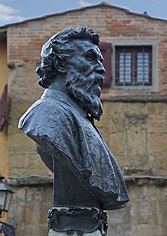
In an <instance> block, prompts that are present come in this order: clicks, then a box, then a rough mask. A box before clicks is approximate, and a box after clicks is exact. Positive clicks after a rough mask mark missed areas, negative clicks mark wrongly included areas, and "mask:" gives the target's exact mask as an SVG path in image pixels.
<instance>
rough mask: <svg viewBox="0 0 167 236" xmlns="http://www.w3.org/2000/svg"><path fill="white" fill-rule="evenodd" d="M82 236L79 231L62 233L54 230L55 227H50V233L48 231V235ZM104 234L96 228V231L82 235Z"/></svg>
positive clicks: (94, 235)
mask: <svg viewBox="0 0 167 236" xmlns="http://www.w3.org/2000/svg"><path fill="white" fill-rule="evenodd" d="M69 235H71V236H81V234H80V233H77V232H73V233H72V234H69V233H64V232H63V233H62V232H56V231H54V230H53V229H50V230H49V233H48V236H69ZM101 235H102V234H101V233H100V231H99V230H96V231H95V232H93V233H83V234H82V236H101Z"/></svg>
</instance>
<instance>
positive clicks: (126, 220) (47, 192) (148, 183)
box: [10, 176, 167, 236]
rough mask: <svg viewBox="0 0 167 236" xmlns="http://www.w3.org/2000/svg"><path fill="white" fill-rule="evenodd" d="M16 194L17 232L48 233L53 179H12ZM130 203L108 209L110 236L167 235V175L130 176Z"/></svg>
mask: <svg viewBox="0 0 167 236" xmlns="http://www.w3.org/2000/svg"><path fill="white" fill-rule="evenodd" d="M10 182H11V185H12V187H13V189H14V190H15V195H14V198H13V202H12V204H11V209H10V217H11V220H12V219H13V220H14V221H15V222H16V235H17V236H23V235H32V236H36V235H39V236H46V235H47V212H48V209H49V208H50V206H51V200H52V178H48V177H31V178H17V179H14V178H11V179H10ZM126 183H127V187H128V191H129V196H130V202H129V203H128V204H127V206H126V207H125V208H123V209H121V210H117V211H108V213H107V214H108V222H109V225H108V226H109V228H108V236H113V235H114V236H146V235H147V236H166V232H167V226H166V212H167V178H162V177H154V178H153V177H148V176H146V177H141V176H140V177H133V178H132V177H129V178H126Z"/></svg>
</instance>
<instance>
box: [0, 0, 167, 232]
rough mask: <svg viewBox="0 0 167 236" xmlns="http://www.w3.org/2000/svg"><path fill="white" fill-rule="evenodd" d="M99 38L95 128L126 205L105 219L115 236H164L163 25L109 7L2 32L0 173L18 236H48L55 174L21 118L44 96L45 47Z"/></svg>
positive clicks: (166, 34) (166, 58)
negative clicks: (73, 31)
mask: <svg viewBox="0 0 167 236" xmlns="http://www.w3.org/2000/svg"><path fill="white" fill-rule="evenodd" d="M69 26H73V27H77V26H85V27H88V28H93V29H94V30H95V31H96V32H97V33H99V35H100V39H101V44H100V48H101V51H102V53H103V55H104V58H105V61H104V66H105V68H106V74H105V84H104V89H103V93H102V96H101V98H102V101H103V105H104V114H103V116H102V118H101V121H100V122H97V124H96V125H97V126H98V128H99V129H100V132H101V133H102V135H103V137H104V139H105V140H106V142H107V144H108V146H109V147H110V149H111V150H112V152H113V154H114V155H115V157H116V159H117V160H118V162H119V165H120V166H121V169H122V171H123V173H124V176H125V179H126V183H127V186H128V190H129V195H130V202H129V203H128V204H127V207H126V208H124V209H121V210H119V211H111V212H109V213H108V214H109V233H108V235H109V236H111V235H115V236H145V235H147V236H153V235H156V236H166V232H167V225H166V219H167V104H166V103H167V21H166V20H162V19H157V18H153V17H150V16H149V15H148V14H147V13H146V12H145V13H143V14H136V13H133V12H130V11H128V10H125V9H123V8H120V7H116V6H112V5H109V4H107V3H101V4H98V5H93V6H92V5H91V6H88V7H84V8H81V9H76V10H75V9H74V10H70V11H66V12H62V13H58V14H52V15H48V16H45V17H39V18H35V19H30V20H26V21H23V22H18V23H13V24H9V25H5V26H1V27H0V72H1V75H0V76H1V78H0V96H1V101H0V102H1V107H0V109H1V110H0V111H1V112H0V129H1V132H0V173H1V174H2V175H3V176H5V177H6V178H7V179H9V182H10V185H11V187H12V189H13V190H14V191H15V194H14V196H13V200H12V204H11V209H10V212H9V219H8V218H7V217H6V218H5V220H6V221H7V222H9V221H10V220H11V221H14V222H15V223H16V235H17V236H23V235H25V236H28V235H32V236H36V235H40V236H46V234H47V211H48V209H49V207H50V206H51V201H52V173H51V172H50V171H49V170H48V169H47V168H46V167H45V166H44V164H43V163H42V161H41V160H40V158H39V156H38V155H37V153H36V150H35V145H34V143H33V141H32V140H30V139H29V138H27V137H26V136H25V135H23V134H22V133H21V132H20V131H19V130H18V128H17V125H18V121H19V118H20V117H21V116H22V114H23V113H24V112H25V111H26V110H27V108H28V107H29V106H30V105H31V104H32V103H33V102H34V101H35V100H37V99H38V98H39V97H40V96H41V94H42V93H43V90H42V88H40V86H39V85H38V83H37V81H38V78H37V75H36V74H35V69H36V67H37V66H38V65H39V63H40V51H41V47H42V45H43V44H44V43H45V42H46V41H47V40H48V39H49V38H50V37H51V36H52V35H53V34H55V33H57V32H58V31H60V30H62V29H63V28H65V27H69Z"/></svg>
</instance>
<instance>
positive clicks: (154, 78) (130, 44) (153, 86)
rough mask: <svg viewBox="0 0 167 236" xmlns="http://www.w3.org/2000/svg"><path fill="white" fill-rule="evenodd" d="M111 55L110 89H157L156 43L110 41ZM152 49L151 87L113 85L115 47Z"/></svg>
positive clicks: (148, 41)
mask: <svg viewBox="0 0 167 236" xmlns="http://www.w3.org/2000/svg"><path fill="white" fill-rule="evenodd" d="M112 46H113V53H112V78H113V79H112V84H111V85H112V89H114V90H154V89H156V88H157V60H156V58H157V49H156V41H152V40H133V41H132V40H130V41H119V42H118V41H115V42H114V41H112ZM119 46H120V47H123V46H125V47H127V46H128V47H133V46H134V47H135V46H138V47H140V46H141V47H143V46H151V47H152V84H151V85H135V86H134V85H128V86H127V85H116V83H115V80H116V78H115V70H116V68H115V62H116V47H119Z"/></svg>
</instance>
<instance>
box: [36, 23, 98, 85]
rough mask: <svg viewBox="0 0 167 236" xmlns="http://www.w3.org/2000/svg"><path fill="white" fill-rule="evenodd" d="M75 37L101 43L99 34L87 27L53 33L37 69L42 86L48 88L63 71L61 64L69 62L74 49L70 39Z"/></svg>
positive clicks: (43, 48) (44, 47)
mask: <svg viewBox="0 0 167 236" xmlns="http://www.w3.org/2000/svg"><path fill="white" fill-rule="evenodd" d="M75 39H81V40H90V41H91V42H92V43H93V44H95V45H98V44H99V36H98V34H97V33H95V32H94V31H93V30H92V29H88V30H87V29H86V28H85V27H78V28H72V27H69V28H66V29H64V30H63V31H60V32H58V33H57V34H55V35H53V36H52V37H51V38H50V39H49V40H48V41H47V42H46V43H45V44H44V45H43V47H42V51H41V64H40V66H39V67H38V68H37V70H36V73H37V74H38V76H39V77H40V79H39V84H40V85H41V86H42V87H44V88H48V87H49V85H50V84H51V83H52V81H53V80H54V79H55V76H56V75H57V74H58V73H63V71H61V66H60V65H61V64H62V65H65V64H66V63H67V62H68V58H69V56H70V53H71V52H72V51H73V49H72V47H71V45H70V41H72V40H75ZM58 65H59V67H58Z"/></svg>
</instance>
